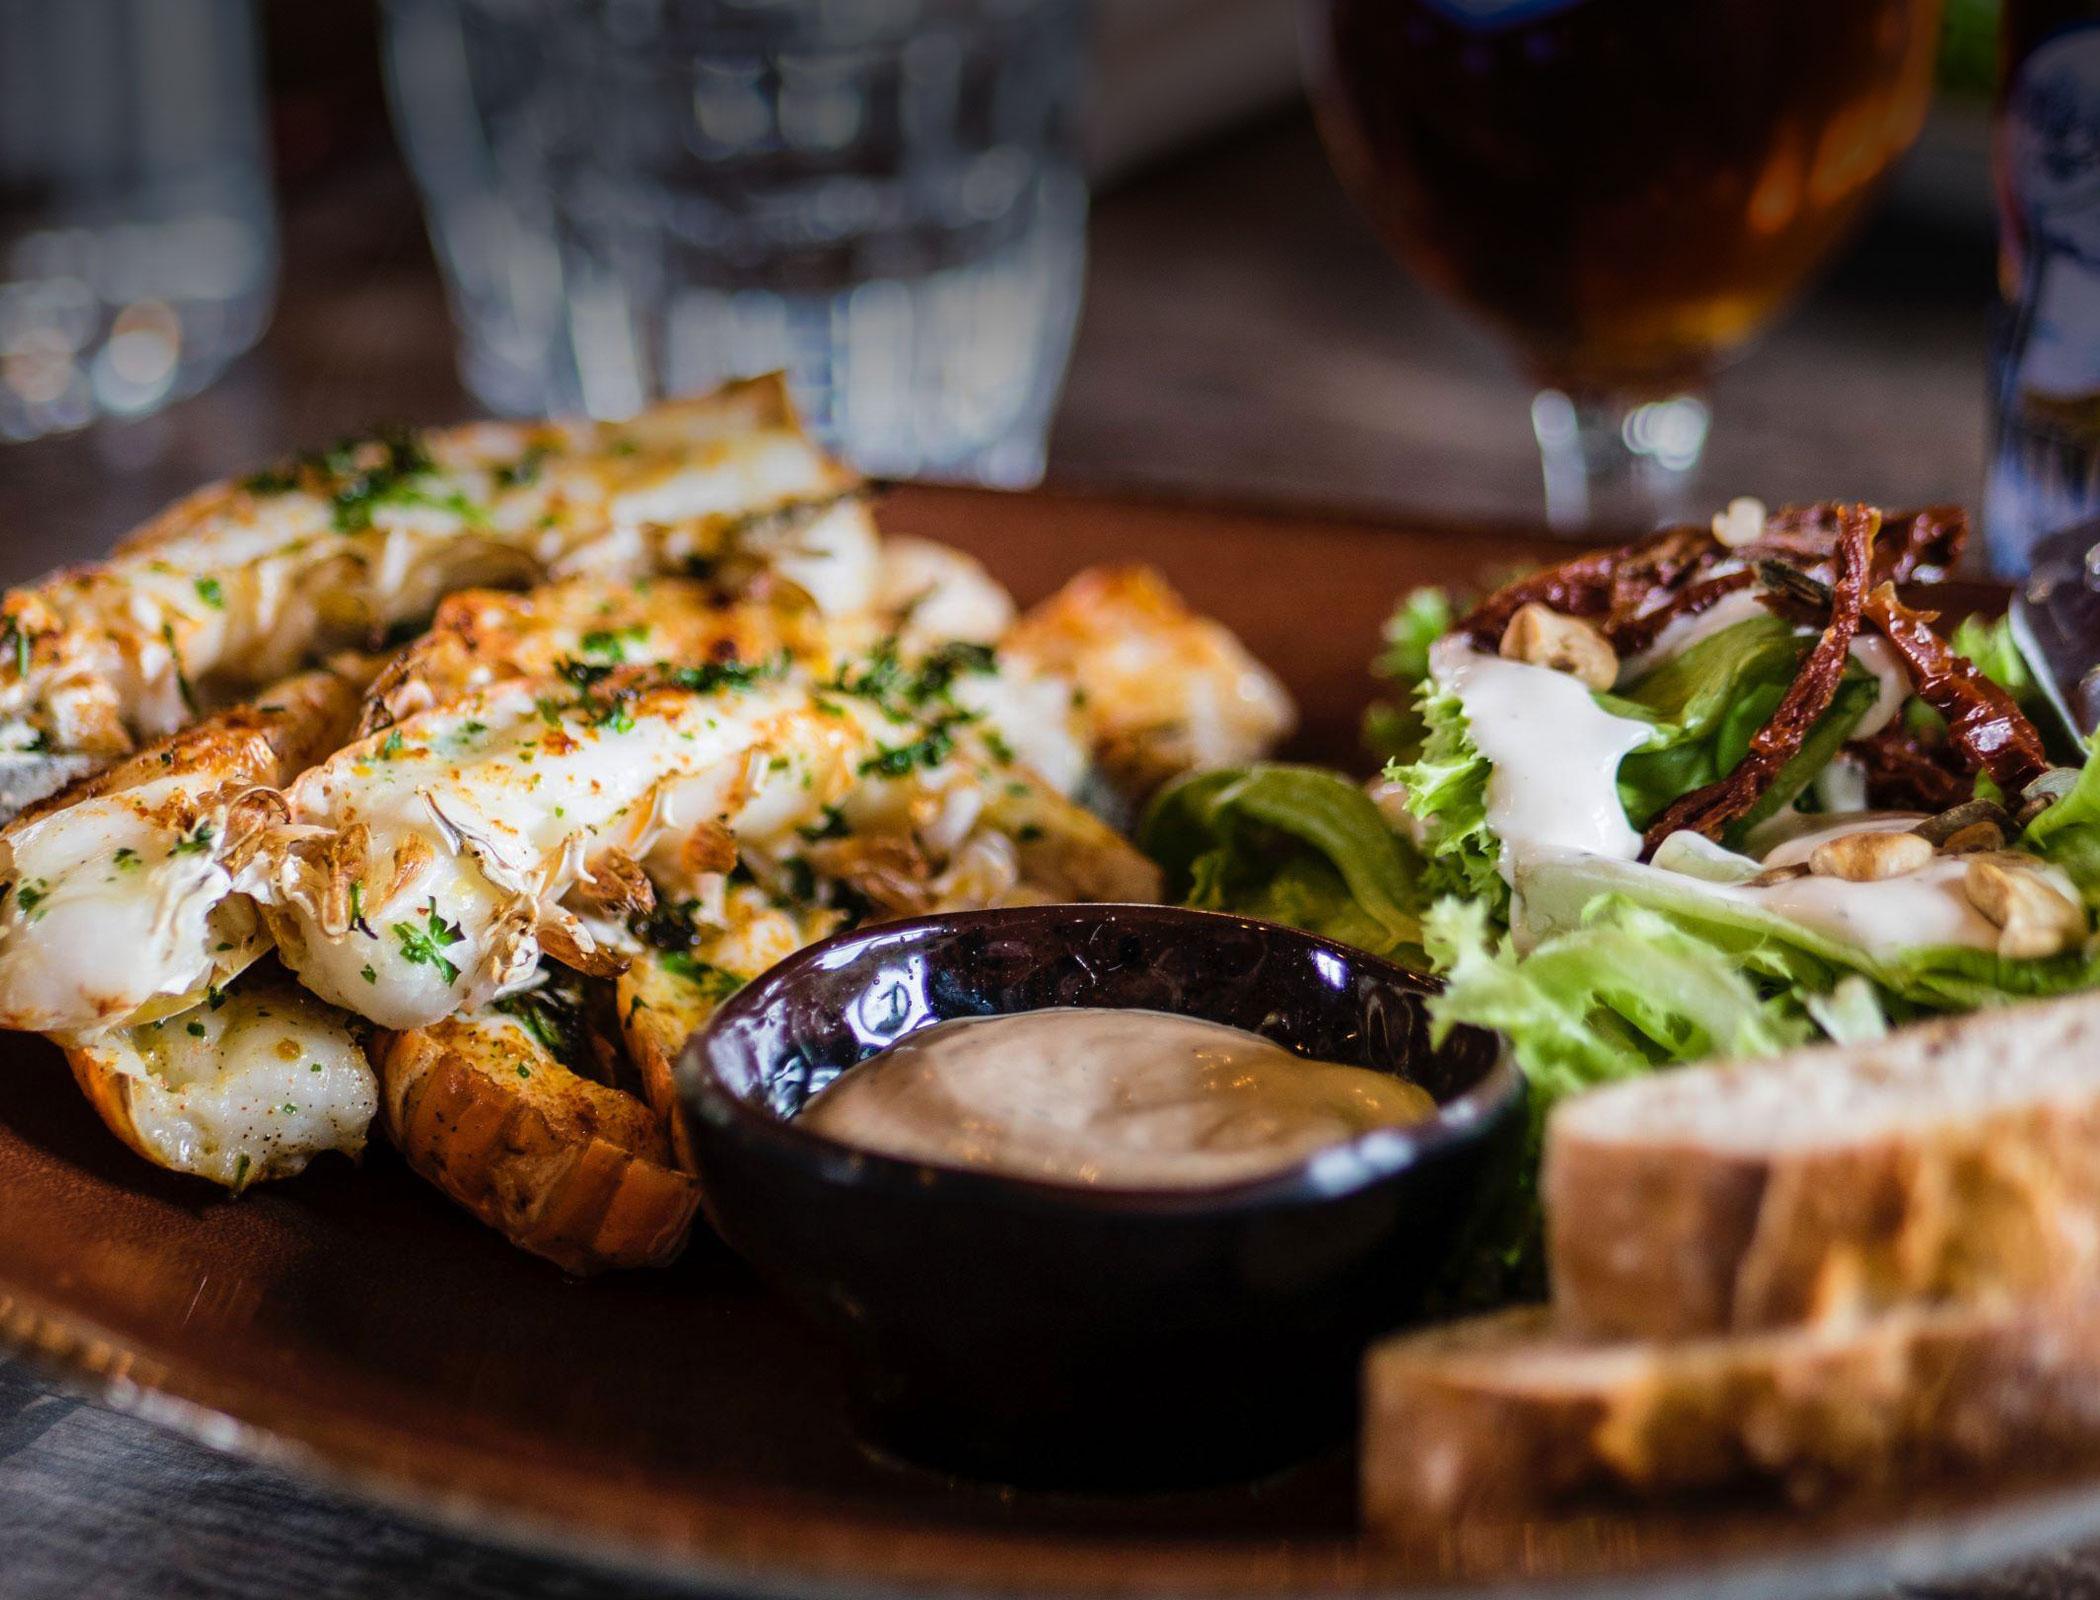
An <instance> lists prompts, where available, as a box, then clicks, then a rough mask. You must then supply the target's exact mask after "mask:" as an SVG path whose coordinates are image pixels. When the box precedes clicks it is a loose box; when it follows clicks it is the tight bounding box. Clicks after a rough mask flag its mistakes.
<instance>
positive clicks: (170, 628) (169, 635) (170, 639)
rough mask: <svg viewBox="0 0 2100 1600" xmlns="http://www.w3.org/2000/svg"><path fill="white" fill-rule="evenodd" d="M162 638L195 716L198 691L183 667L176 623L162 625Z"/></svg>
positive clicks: (164, 757)
mask: <svg viewBox="0 0 2100 1600" xmlns="http://www.w3.org/2000/svg"><path fill="white" fill-rule="evenodd" d="M160 639H161V643H162V644H164V645H166V646H167V647H168V659H169V660H170V661H172V662H173V663H174V664H175V687H176V688H177V689H178V690H179V691H180V692H181V694H182V704H183V707H184V709H185V710H187V711H188V712H189V714H190V715H191V716H193V717H194V716H195V715H197V691H196V690H195V689H193V688H192V687H191V686H190V675H189V673H188V672H186V671H185V670H184V669H183V665H182V652H181V651H180V650H179V649H177V648H176V646H175V625H174V624H173V623H172V622H163V623H162V624H161V625H160ZM168 759H169V758H168V756H167V755H166V754H163V755H162V756H161V760H162V761H163V762H166V761H167V760H168Z"/></svg>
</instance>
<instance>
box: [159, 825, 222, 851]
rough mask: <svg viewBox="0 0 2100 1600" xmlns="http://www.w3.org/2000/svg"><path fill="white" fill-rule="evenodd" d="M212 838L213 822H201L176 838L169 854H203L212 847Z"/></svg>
mask: <svg viewBox="0 0 2100 1600" xmlns="http://www.w3.org/2000/svg"><path fill="white" fill-rule="evenodd" d="M211 839H212V833H211V824H210V823H209V822H200V823H198V824H197V826H196V827H194V828H192V829H191V830H190V831H189V832H188V833H186V834H185V835H183V837H182V838H180V839H178V840H176V841H175V846H174V848H173V849H171V850H170V851H169V852H168V854H169V855H171V856H201V855H202V854H204V852H205V851H207V850H209V849H210V848H211Z"/></svg>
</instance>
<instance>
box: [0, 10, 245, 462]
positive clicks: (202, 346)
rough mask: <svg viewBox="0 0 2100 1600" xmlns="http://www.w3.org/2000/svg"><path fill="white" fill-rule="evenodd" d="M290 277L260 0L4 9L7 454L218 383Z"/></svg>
mask: <svg viewBox="0 0 2100 1600" xmlns="http://www.w3.org/2000/svg"><path fill="white" fill-rule="evenodd" d="M276 275H277V225H276V218H275V212H274V210H273V208H272V204H271V198H270V171H269V149H268V139H267V134H266V132H265V127H264V116H263V97H262V78H261V72H260V65H259V62H258V57H257V49H256V16H255V5H254V0H0V439H29V438H35V437H37V436H38V435H40V434H47V433H57V432H62V431H64V430H66V429H69V428H78V427H81V426H83V425H84V424H86V423H88V422H91V421H93V420H94V419H95V418H96V417H97V416H136V415H139V414H141V413H143V412H147V411H151V410H153V409H154V408H155V407H157V406H160V405H163V404H165V403H166V402H167V401H169V400H172V399H176V398H179V397H181V396H183V395H187V394H191V393H194V392H195V391H196V390H198V389H201V388H203V387H204V385H205V384H206V383H208V382H209V381H210V380H211V379H212V378H214V377H215V376H217V375H218V373H219V372H220V370H221V369H222V368H224V367H225V365H226V364H227V362H229V361H231V360H232V359H233V358H234V357H235V356H236V355H238V354H240V353H241V352H242V351H243V350H245V349H247V348H248V347H249V346H250V345H251V344H253V343H254V342H255V341H256V339H257V338H258V337H260V336H261V334H262V330H263V328H264V327H265V326H266V325H267V323H268V322H269V318H270V306H271V299H272V295H273V293H274V290H275V285H276Z"/></svg>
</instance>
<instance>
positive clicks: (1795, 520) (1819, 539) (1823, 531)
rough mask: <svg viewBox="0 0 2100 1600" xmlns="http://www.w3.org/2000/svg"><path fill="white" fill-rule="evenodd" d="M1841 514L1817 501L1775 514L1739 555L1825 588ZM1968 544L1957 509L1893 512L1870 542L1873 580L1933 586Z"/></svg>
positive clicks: (1961, 514)
mask: <svg viewBox="0 0 2100 1600" xmlns="http://www.w3.org/2000/svg"><path fill="white" fill-rule="evenodd" d="M1842 509H1843V508H1842V507H1840V506H1836V505H1833V504H1831V503H1830V502H1828V501H1821V502H1818V503H1817V504H1815V505H1810V506H1788V507H1786V508H1785V509H1784V510H1782V511H1777V512H1774V513H1773V514H1772V516H1771V517H1770V518H1769V519H1767V521H1766V523H1765V532H1764V536H1763V537H1762V538H1761V539H1759V540H1758V541H1757V542H1756V544H1754V545H1752V546H1751V547H1750V548H1749V549H1747V550H1746V551H1745V552H1744V554H1746V555H1749V556H1751V557H1753V558H1755V557H1760V556H1762V557H1777V558H1779V559H1781V560H1784V561H1788V562H1790V563H1791V564H1793V565H1794V566H1797V567H1801V568H1803V569H1804V570H1806V571H1809V572H1813V573H1814V574H1815V575H1816V576H1817V577H1819V578H1821V579H1823V580H1824V581H1825V582H1826V583H1827V582H1829V581H1830V580H1831V578H1832V577H1833V575H1834V568H1833V567H1832V565H1831V563H1832V559H1833V557H1834V556H1835V554H1836V550H1837V544H1836V541H1837V531H1838V513H1839V512H1840V511H1841V510H1842ZM1968 540H1969V516H1968V513H1967V512H1965V511H1963V510H1962V508H1961V507H1960V506H1925V507H1922V508H1920V509H1919V510H1916V511H1892V512H1890V513H1889V514H1888V515H1887V516H1885V517H1883V518H1882V519H1881V532H1880V533H1879V534H1877V535H1876V536H1875V539H1874V580H1873V581H1874V582H1875V583H1937V582H1938V581H1939V580H1940V579H1942V578H1944V577H1945V576H1946V575H1947V573H1948V571H1949V570H1950V569H1951V568H1952V567H1953V566H1954V564H1955V563H1956V562H1957V561H1959V560H1960V559H1961V553H1962V549H1963V547H1964V546H1965V545H1966V544H1967V543H1968ZM1870 587H1871V585H1870Z"/></svg>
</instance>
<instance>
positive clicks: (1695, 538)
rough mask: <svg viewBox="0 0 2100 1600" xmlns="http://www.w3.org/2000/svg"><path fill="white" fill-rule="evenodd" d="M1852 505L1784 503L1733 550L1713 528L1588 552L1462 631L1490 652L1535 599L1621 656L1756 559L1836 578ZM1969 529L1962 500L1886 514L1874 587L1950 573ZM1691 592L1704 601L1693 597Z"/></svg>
mask: <svg viewBox="0 0 2100 1600" xmlns="http://www.w3.org/2000/svg"><path fill="white" fill-rule="evenodd" d="M1848 509H1851V508H1848V507H1845V506H1841V505H1837V504H1834V503H1832V502H1829V501H1823V502H1819V503H1817V504H1815V505H1808V506H1788V507H1786V508H1785V509H1783V510H1781V511H1778V512H1775V513H1774V514H1773V515H1772V517H1771V518H1770V519H1769V520H1768V521H1767V522H1766V524H1765V531H1764V534H1763V535H1762V536H1761V537H1760V538H1758V539H1756V540H1754V541H1753V542H1752V543H1750V544H1747V545H1741V546H1737V547H1735V548H1733V549H1731V548H1729V547H1728V546H1726V545H1723V544H1722V543H1721V542H1720V540H1718V539H1716V538H1715V537H1714V535H1713V532H1712V530H1711V529H1708V528H1667V529H1664V530H1663V531H1662V532H1661V533H1656V534H1651V535H1650V536H1649V537H1647V538H1646V539H1641V540H1637V541H1636V542H1634V543H1632V544H1629V545H1622V546H1621V547H1619V548H1618V549H1616V550H1595V551H1591V552H1589V553H1588V554H1586V555H1580V556H1577V557H1575V558H1574V559H1573V560H1571V561H1564V562H1562V563H1561V564H1560V565H1559V566H1557V567H1550V568H1548V569H1547V570H1546V571H1544V572H1535V573H1533V574H1531V575H1530V576H1529V577H1526V578H1520V579H1518V580H1517V581H1516V582H1515V583H1512V584H1509V585H1507V586H1505V587H1504V588H1502V589H1499V590H1497V591H1496V592H1495V593H1494V594H1492V595H1490V596H1488V598H1487V599H1486V600H1484V601H1482V602H1481V604H1480V605H1479V606H1478V607H1477V608H1476V609H1475V610H1474V611H1473V612H1472V613H1471V614H1470V615H1469V616H1467V617H1465V618H1464V619H1463V620H1461V621H1460V623H1459V629H1460V631H1461V632H1463V633H1465V634H1466V635H1468V636H1469V637H1470V638H1471V639H1472V640H1473V642H1474V643H1475V644H1477V645H1479V646H1480V647H1481V648H1482V649H1484V650H1492V649H1494V648H1495V647H1496V646H1497V645H1499V644H1500V643H1501V642H1502V633H1503V630H1504V629H1505V628H1507V627H1508V626H1509V620H1510V618H1511V617H1513V616H1515V615H1516V614H1517V611H1518V609H1519V608H1520V607H1522V606H1524V605H1527V604H1529V603H1531V602H1533V601H1537V602H1539V603H1540V604H1543V605H1546V606H1550V607H1551V608H1552V609H1553V610H1555V611H1558V612H1561V613H1563V614H1564V615H1567V616H1572V617H1582V618H1584V619H1586V620H1587V621H1590V622H1594V623H1596V624H1597V625H1598V626H1599V627H1600V628H1602V629H1603V631H1604V635H1605V637H1606V638H1608V639H1610V640H1611V642H1612V645H1613V647H1614V648H1615V649H1617V650H1618V651H1619V653H1620V654H1621V655H1631V654H1633V653H1635V652H1636V651H1640V650H1645V649H1647V648H1648V647H1649V646H1650V645H1652V644H1653V643H1654V642H1655V640H1656V638H1657V637H1658V636H1659V635H1660V634H1661V632H1662V630H1663V628H1664V627H1666V626H1667V625H1668V624H1669V623H1670V622H1671V621H1673V620H1674V619H1675V618H1677V617H1679V616H1692V615H1696V614H1697V613H1698V612H1699V611H1702V610H1704V609H1705V608H1706V607H1707V606H1708V605H1711V604H1712V603H1713V599H1712V598H1709V597H1708V596H1711V595H1712V593H1713V592H1712V591H1709V590H1706V588H1705V586H1706V585H1707V584H1710V583H1714V582H1716V581H1718V578H1719V577H1729V578H1731V579H1733V582H1732V583H1731V584H1730V586H1729V587H1728V588H1724V589H1722V590H1721V591H1719V592H1720V593H1723V594H1725V593H1730V592H1732V591H1733V589H1734V588H1736V587H1741V586H1742V585H1743V584H1744V583H1745V582H1747V580H1744V579H1739V578H1735V574H1736V573H1738V572H1739V571H1741V570H1743V569H1745V568H1747V567H1749V566H1750V565H1752V564H1753V563H1755V562H1757V561H1759V560H1762V559H1778V560H1782V561H1785V562H1786V563H1787V564H1788V565H1789V566H1793V567H1798V568H1799V569H1801V570H1802V571H1804V572H1807V573H1809V574H1811V575H1812V576H1814V577H1817V578H1820V579H1822V581H1823V582H1825V583H1831V582H1834V581H1835V580H1836V576H1837V552H1838V543H1839V532H1840V529H1841V527H1842V525H1843V520H1844V514H1845V513H1846V511H1847V510H1848ZM1968 532H1969V524H1968V519H1967V517H1966V516H1965V515H1964V514H1963V512H1962V511H1961V509H1960V508H1959V507H1957V506H1927V507H1925V508H1924V509H1922V510H1918V511H1900V512H1896V513H1895V514H1893V515H1891V516H1889V517H1887V518H1885V519H1884V520H1883V523H1882V528H1881V532H1880V534H1879V535H1878V536H1877V537H1876V539H1875V541H1874V571H1873V575H1872V579H1871V581H1870V585H1869V586H1870V587H1871V585H1872V584H1873V583H1883V582H1895V583H1913V582H1925V583H1930V582H1933V581H1936V580H1937V579H1939V578H1942V577H1944V576H1945V575H1946V573H1947V570H1948V569H1949V568H1950V567H1952V566H1953V565H1954V563H1955V562H1956V561H1957V560H1958V559H1960V556H1961V551H1962V546H1963V545H1964V544H1965V543H1966V541H1967V539H1968ZM1694 594H1699V595H1701V596H1702V598H1701V599H1699V600H1696V601H1694V600H1688V599H1687V597H1688V596H1691V595H1694Z"/></svg>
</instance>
